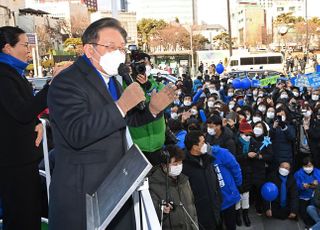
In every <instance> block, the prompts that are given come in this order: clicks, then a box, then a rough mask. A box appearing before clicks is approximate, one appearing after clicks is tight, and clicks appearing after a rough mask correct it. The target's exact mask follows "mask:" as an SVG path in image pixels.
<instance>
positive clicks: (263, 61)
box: [254, 57, 268, 65]
mask: <svg viewBox="0 0 320 230" xmlns="http://www.w3.org/2000/svg"><path fill="white" fill-rule="evenodd" d="M267 63H268V58H267V57H254V64H255V65H264V64H267Z"/></svg>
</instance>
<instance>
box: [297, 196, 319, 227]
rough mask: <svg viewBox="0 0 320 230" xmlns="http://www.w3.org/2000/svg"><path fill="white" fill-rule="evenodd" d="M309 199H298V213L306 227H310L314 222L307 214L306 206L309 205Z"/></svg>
mask: <svg viewBox="0 0 320 230" xmlns="http://www.w3.org/2000/svg"><path fill="white" fill-rule="evenodd" d="M310 203H311V201H310V200H301V199H299V214H300V217H301V219H302V220H303V222H304V224H305V225H306V226H308V227H311V226H312V225H314V224H315V222H314V220H312V218H311V217H310V216H309V215H308V213H307V207H308V206H309V205H310Z"/></svg>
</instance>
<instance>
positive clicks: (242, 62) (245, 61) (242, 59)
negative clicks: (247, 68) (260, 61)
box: [240, 57, 253, 65]
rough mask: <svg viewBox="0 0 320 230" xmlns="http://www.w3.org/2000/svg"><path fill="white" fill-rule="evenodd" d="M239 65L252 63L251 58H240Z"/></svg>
mask: <svg viewBox="0 0 320 230" xmlns="http://www.w3.org/2000/svg"><path fill="white" fill-rule="evenodd" d="M240 65H253V58H251V57H248V58H240Z"/></svg>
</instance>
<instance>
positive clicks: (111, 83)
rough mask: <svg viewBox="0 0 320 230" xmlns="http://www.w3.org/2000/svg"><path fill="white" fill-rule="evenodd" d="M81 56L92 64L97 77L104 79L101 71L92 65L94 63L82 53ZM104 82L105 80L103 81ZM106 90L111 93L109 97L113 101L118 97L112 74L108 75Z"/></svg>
mask: <svg viewBox="0 0 320 230" xmlns="http://www.w3.org/2000/svg"><path fill="white" fill-rule="evenodd" d="M82 58H83V59H84V60H85V61H86V62H87V63H88V64H89V65H90V66H92V67H93V68H94V69H95V70H96V72H97V73H98V75H99V77H100V78H101V79H102V80H103V81H104V79H103V76H102V75H101V73H100V72H99V71H98V70H97V69H96V67H94V65H93V64H92V63H91V61H90V59H89V58H88V57H87V56H86V55H85V54H84V55H83V56H82ZM104 82H105V81H104ZM107 88H108V91H109V93H110V94H111V97H112V98H113V100H114V101H116V100H118V99H119V95H118V91H117V85H116V80H115V78H114V76H112V77H109V82H108V86H107Z"/></svg>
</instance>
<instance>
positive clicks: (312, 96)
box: [311, 94, 319, 101]
mask: <svg viewBox="0 0 320 230" xmlns="http://www.w3.org/2000/svg"><path fill="white" fill-rule="evenodd" d="M311 99H312V100H313V101H317V100H319V95H316V94H312V95H311Z"/></svg>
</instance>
